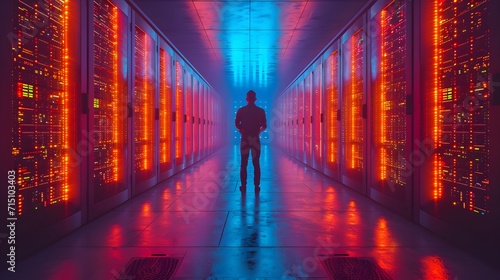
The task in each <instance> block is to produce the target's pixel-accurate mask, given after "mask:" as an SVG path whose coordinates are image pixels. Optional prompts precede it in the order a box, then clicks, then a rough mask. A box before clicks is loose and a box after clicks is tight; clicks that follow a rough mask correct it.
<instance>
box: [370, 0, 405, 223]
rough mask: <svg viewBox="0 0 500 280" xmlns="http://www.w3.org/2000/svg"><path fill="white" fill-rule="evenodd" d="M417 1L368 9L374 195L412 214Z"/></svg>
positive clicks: (382, 4)
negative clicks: (413, 26) (414, 18)
mask: <svg viewBox="0 0 500 280" xmlns="http://www.w3.org/2000/svg"><path fill="white" fill-rule="evenodd" d="M411 11H412V3H411V2H407V1H390V0H388V1H378V2H376V3H375V4H374V5H373V6H372V7H371V8H370V10H369V11H368V12H367V16H368V26H367V28H368V34H369V39H370V41H369V42H368V43H369V53H370V60H371V67H368V71H369V77H370V79H369V81H368V82H367V86H368V87H369V92H370V94H369V99H368V101H369V102H368V103H369V104H370V106H369V107H368V111H369V120H370V122H369V126H370V127H369V130H368V131H369V133H370V135H369V143H370V146H369V147H370V149H369V155H370V157H369V159H370V161H371V164H370V168H369V170H370V172H369V188H370V189H369V190H370V197H371V198H372V199H374V200H376V201H379V202H380V203H382V204H384V205H386V206H387V207H389V208H391V209H393V210H395V211H397V212H398V213H400V214H402V215H404V216H406V217H408V218H410V217H411V213H412V196H413V184H412V183H413V172H414V171H413V170H412V167H411V166H412V163H411V160H412V159H411V156H412V152H411V151H412V147H413V127H412V122H413V102H412V101H413V95H412V86H413V83H412V81H413V77H412V68H411V65H412V53H413V52H412V31H411V22H412V17H411Z"/></svg>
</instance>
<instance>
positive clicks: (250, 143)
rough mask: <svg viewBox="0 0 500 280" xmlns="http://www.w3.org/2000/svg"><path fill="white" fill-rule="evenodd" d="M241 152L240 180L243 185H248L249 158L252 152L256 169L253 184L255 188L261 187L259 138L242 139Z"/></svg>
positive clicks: (248, 137)
mask: <svg viewBox="0 0 500 280" xmlns="http://www.w3.org/2000/svg"><path fill="white" fill-rule="evenodd" d="M240 152H241V168H240V179H241V185H242V186H246V185H247V165H248V157H249V156H250V152H252V164H253V169H254V176H253V184H254V185H255V186H259V185H260V163H259V158H260V139H259V136H247V137H243V136H242V137H241V144H240Z"/></svg>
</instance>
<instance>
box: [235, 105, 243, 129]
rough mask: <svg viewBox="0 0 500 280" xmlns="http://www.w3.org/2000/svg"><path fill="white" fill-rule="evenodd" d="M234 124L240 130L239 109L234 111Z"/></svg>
mask: <svg viewBox="0 0 500 280" xmlns="http://www.w3.org/2000/svg"><path fill="white" fill-rule="evenodd" d="M234 126H236V128H237V129H238V131H239V130H241V112H240V110H239V109H238V111H237V112H236V118H235V119H234Z"/></svg>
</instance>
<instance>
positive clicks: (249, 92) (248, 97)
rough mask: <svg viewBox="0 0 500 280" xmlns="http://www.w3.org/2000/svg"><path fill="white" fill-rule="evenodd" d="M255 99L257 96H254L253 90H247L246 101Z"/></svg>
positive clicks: (253, 101) (252, 101) (251, 101)
mask: <svg viewBox="0 0 500 280" xmlns="http://www.w3.org/2000/svg"><path fill="white" fill-rule="evenodd" d="M255 100H257V96H256V93H255V91H253V90H249V91H248V92H247V102H248V103H255Z"/></svg>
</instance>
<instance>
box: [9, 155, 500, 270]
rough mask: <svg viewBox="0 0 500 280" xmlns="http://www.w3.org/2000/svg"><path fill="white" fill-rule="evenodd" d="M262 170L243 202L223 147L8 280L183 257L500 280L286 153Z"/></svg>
mask: <svg viewBox="0 0 500 280" xmlns="http://www.w3.org/2000/svg"><path fill="white" fill-rule="evenodd" d="M261 165H262V183H261V188H262V189H261V191H260V193H255V192H254V189H253V186H251V185H250V187H249V188H248V190H247V193H246V194H244V195H243V194H241V193H240V191H239V188H238V186H239V151H238V149H237V147H236V146H234V147H230V148H226V149H222V150H220V151H219V152H217V153H215V154H214V155H212V156H210V157H208V158H207V159H205V160H203V161H202V162H200V163H197V164H195V165H193V166H192V167H190V168H188V169H187V170H185V171H183V172H182V173H180V174H177V175H176V176H174V177H172V178H170V179H169V180H167V181H165V182H163V183H161V184H160V185H158V186H156V187H154V188H152V189H151V190H149V191H147V192H145V193H143V194H141V195H139V196H138V197H135V198H134V199H132V200H130V201H128V202H127V203H125V204H123V205H121V206H119V207H118V208H116V209H115V210H113V211H111V212H109V213H107V214H105V215H103V216H102V217H100V218H98V219H96V220H94V221H92V222H91V223H89V224H87V225H85V226H83V227H82V228H80V229H78V230H77V231H75V232H74V233H72V234H70V235H69V236H67V237H66V238H64V239H62V240H60V241H59V242H57V243H55V244H53V245H52V246H50V247H49V248H46V249H45V250H43V251H41V252H39V253H37V254H35V255H33V256H32V257H30V258H28V259H26V260H25V261H23V262H21V263H19V264H18V266H17V272H16V273H15V274H13V273H8V272H2V273H0V279H65V280H66V279H117V276H119V275H120V272H121V271H122V270H123V268H124V266H125V265H126V264H127V262H128V261H129V260H130V259H131V258H133V257H148V256H151V255H152V254H164V255H166V256H172V257H179V258H182V262H181V264H180V266H179V267H178V270H177V272H176V273H175V279H313V278H320V279H321V278H322V279H327V278H328V275H327V274H326V272H325V270H324V268H323V266H322V265H321V263H320V260H322V259H324V258H326V256H331V255H336V254H348V255H349V256H358V257H371V258H373V259H374V260H375V261H376V263H377V264H378V265H379V266H380V267H381V268H382V269H384V270H385V271H386V272H387V273H388V274H389V275H390V276H391V277H392V278H393V279H453V280H463V279H500V271H499V270H498V269H495V268H492V267H490V266H488V265H486V264H484V263H482V262H481V261H479V260H478V259H476V258H474V257H472V256H470V255H468V254H467V253H465V252H463V251H462V250H460V249H457V248H455V247H453V246H451V245H449V244H448V243H447V242H446V241H445V240H442V239H440V238H438V237H436V236H434V235H433V234H432V233H430V232H429V231H427V230H425V229H424V228H421V227H420V226H418V225H416V224H413V223H411V222H410V221H408V220H406V219H404V218H402V217H400V216H398V215H397V214H395V213H393V212H391V211H389V210H387V209H385V208H384V207H382V206H380V205H378V204H377V203H375V202H373V201H371V200H370V199H368V198H366V197H363V196H361V195H359V194H357V193H355V192H353V191H351V190H350V189H348V188H346V187H344V186H341V185H339V184H338V183H335V182H334V181H332V180H330V179H328V178H327V177H325V176H323V175H321V174H319V173H317V172H315V171H314V170H312V169H310V168H307V167H306V166H304V165H303V164H301V163H299V162H296V161H294V160H293V159H292V158H290V157H288V156H286V155H284V154H283V153H281V152H279V151H275V150H271V148H270V147H268V146H264V147H263V153H262V156H261ZM252 176H253V168H252V167H251V164H249V182H252V179H251V178H252ZM12 277H14V278H12ZM118 278H119V277H118Z"/></svg>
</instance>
